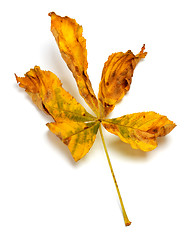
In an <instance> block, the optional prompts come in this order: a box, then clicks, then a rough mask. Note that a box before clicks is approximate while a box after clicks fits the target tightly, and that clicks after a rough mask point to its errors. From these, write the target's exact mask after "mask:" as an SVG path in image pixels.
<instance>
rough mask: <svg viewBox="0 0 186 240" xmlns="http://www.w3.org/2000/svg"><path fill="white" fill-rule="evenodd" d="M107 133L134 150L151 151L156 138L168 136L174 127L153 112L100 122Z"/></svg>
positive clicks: (165, 118) (170, 122)
mask: <svg viewBox="0 0 186 240" xmlns="http://www.w3.org/2000/svg"><path fill="white" fill-rule="evenodd" d="M102 124H103V126H104V127H105V128H106V130H107V131H109V132H110V133H113V134H115V135H117V136H118V137H119V138H120V139H121V140H122V141H123V142H126V143H129V144H130V145H131V147H132V148H134V149H141V150H143V151H145V152H146V151H151V150H153V149H155V148H156V147H157V137H162V136H165V135H166V134H168V133H169V132H170V131H172V129H173V128H174V127H175V126H176V125H175V124H174V123H173V122H172V121H170V120H169V119H168V118H167V117H166V116H162V115H160V114H158V113H155V112H141V113H133V114H128V115H125V116H123V117H119V118H114V119H108V120H106V119H105V120H103V121H102Z"/></svg>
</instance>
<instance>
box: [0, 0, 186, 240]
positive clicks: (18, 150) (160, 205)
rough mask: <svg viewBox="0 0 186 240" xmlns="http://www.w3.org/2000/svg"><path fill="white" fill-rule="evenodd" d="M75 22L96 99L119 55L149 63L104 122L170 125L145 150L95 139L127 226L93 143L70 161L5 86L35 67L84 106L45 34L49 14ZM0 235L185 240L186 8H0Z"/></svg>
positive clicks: (53, 4)
mask: <svg viewBox="0 0 186 240" xmlns="http://www.w3.org/2000/svg"><path fill="white" fill-rule="evenodd" d="M51 11H55V12H56V14H59V15H61V16H65V15H68V16H69V17H72V18H75V19H76V20H77V22H78V23H79V24H81V25H82V26H83V29H84V32H83V33H84V37H85V38H86V39H87V50H88V62H89V68H88V73H89V76H90V79H91V81H92V85H93V88H94V89H95V92H96V93H97V92H98V86H99V81H100V77H101V72H102V68H103V64H104V62H105V61H106V60H107V58H108V56H109V55H110V54H111V53H113V52H117V51H123V52H126V51H127V50H128V49H131V50H132V51H133V52H134V53H135V54H137V53H138V52H139V51H140V49H141V47H142V45H143V44H144V43H145V44H146V50H147V51H148V55H147V57H146V58H145V60H144V61H141V62H140V63H139V65H138V66H137V67H136V69H135V72H134V77H133V82H132V85H131V89H130V92H129V94H128V95H127V96H126V97H125V98H124V99H123V101H122V102H121V103H120V104H119V105H118V106H117V107H116V108H115V109H114V111H113V113H112V114H111V117H118V116H121V115H124V114H128V113H134V112H140V111H150V110H152V111H156V112H159V113H160V114H163V115H166V116H168V118H169V119H171V120H173V121H174V122H175V123H176V124H177V127H176V128H175V129H174V130H173V131H172V132H171V133H170V134H169V135H168V136H166V137H165V138H164V139H163V138H162V139H160V140H159V146H158V148H156V149H155V150H154V151H152V152H149V153H144V152H141V151H140V150H133V149H132V148H131V147H130V146H128V145H126V144H125V143H122V142H120V140H119V139H118V138H117V137H116V136H112V135H111V134H110V133H108V132H106V131H104V135H105V138H106V143H107V147H108V149H109V154H110V157H111V161H112V164H113V168H114V171H115V174H116V178H117V181H118V184H119V187H120V191H121V195H122V197H123V201H124V205H125V207H126V211H127V213H128V216H129V219H130V220H131V221H132V225H131V226H130V227H125V226H124V222H123V218H122V213H121V209H120V204H119V200H118V197H117V193H116V190H115V186H114V183H113V180H112V176H111V174H110V170H109V167H108V164H107V160H106V157H105V153H104V150H103V146H102V143H101V139H100V135H99V134H98V136H97V139H96V141H95V144H94V145H93V147H92V149H91V150H90V152H89V153H88V154H87V155H86V156H85V157H84V158H83V159H82V160H80V161H79V162H77V163H75V162H74V161H73V159H72V157H71V155H70V153H69V151H68V148H67V147H66V146H65V145H64V144H63V143H61V142H60V140H59V139H58V138H57V137H56V136H55V135H54V134H52V133H51V132H49V130H48V128H47V127H46V125H45V124H46V123H47V122H51V121H52V119H51V118H50V117H48V116H46V115H44V114H43V113H42V112H40V111H39V110H38V109H37V108H36V107H35V106H34V104H33V103H32V102H31V100H30V99H29V97H28V96H27V94H26V93H25V92H24V90H23V89H20V88H19V87H18V86H17V84H16V81H15V77H14V73H16V74H17V75H18V76H23V74H24V73H25V72H27V71H28V70H29V69H30V68H33V67H34V66H35V65H39V66H40V67H41V69H43V70H50V71H53V72H54V73H55V74H56V75H57V76H58V77H59V78H60V79H61V80H62V82H63V86H64V88H65V89H66V90H68V91H69V92H70V93H71V94H72V95H73V96H74V97H75V98H76V99H77V100H78V101H79V102H80V103H81V104H82V105H83V106H85V107H86V109H87V110H88V111H89V110H90V109H89V108H88V107H87V106H86V104H85V103H84V101H83V99H82V98H81V97H80V96H79V94H78V90H77V87H76V83H75V81H74V79H73V77H72V74H71V73H70V71H69V70H68V69H67V67H66V64H65V63H64V61H63V60H62V59H61V56H60V53H59V50H58V48H57V44H56V43H55V40H54V37H53V36H52V33H51V32H50V17H48V13H49V12H51ZM0 22H1V38H0V57H1V80H0V81H1V85H0V86H1V93H0V104H1V118H0V120H1V131H0V133H1V135H0V139H1V144H0V146H1V151H0V154H1V155H0V239H1V240H10V239H11V240H14V239H19V240H23V239H24V240H25V239H26V240H33V239H34V240H49V239H50V240H53V239H55V240H59V239H60V240H61V239H65V240H69V239H81V240H84V239H90V240H92V239H117V240H120V239H127V240H136V239H143V240H149V239H150V240H157V239H170V240H172V239H179V240H185V239H186V229H185V225H186V218H185V216H186V206H185V205H186V204H185V203H186V197H185V183H186V174H185V171H186V164H185V161H186V157H185V144H186V141H185V133H186V123H185V122H186V120H185V102H186V97H185V89H186V88H185V81H186V73H185V69H186V60H185V58H186V57H185V56H186V37H185V23H186V13H185V1H181V0H177V1H170V0H169V1H166V0H157V1H145V0H144V1H124V0H123V1H117V0H115V1H101V0H99V1H83V0H77V1H72V0H67V1H63V0H60V1H56V0H52V1H39V0H37V1H36V0H32V1H19V0H17V1H8V0H7V1H3V4H1V14H0Z"/></svg>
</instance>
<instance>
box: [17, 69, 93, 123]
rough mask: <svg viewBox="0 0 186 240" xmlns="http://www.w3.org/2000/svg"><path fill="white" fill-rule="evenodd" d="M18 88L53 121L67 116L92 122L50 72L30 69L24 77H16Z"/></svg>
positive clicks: (90, 117) (82, 108)
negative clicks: (23, 89)
mask: <svg viewBox="0 0 186 240" xmlns="http://www.w3.org/2000/svg"><path fill="white" fill-rule="evenodd" d="M16 79H17V82H19V83H20V84H19V86H20V87H22V88H25V91H26V92H28V94H29V95H30V96H31V97H32V100H33V102H34V103H35V104H36V105H37V106H38V107H39V108H40V109H42V110H43V111H44V112H46V113H48V114H50V115H51V116H52V117H53V118H54V120H55V121H60V120H61V119H63V117H65V116H67V117H68V118H69V119H73V120H76V121H79V120H82V119H83V120H84V121H92V120H94V119H95V118H94V117H93V116H92V115H91V114H89V113H88V112H87V111H86V110H85V108H84V107H83V106H82V105H81V104H79V103H78V102H77V101H76V99H75V98H74V97H72V96H71V95H70V93H68V92H67V91H66V90H65V89H64V88H63V87H62V84H61V81H60V80H59V78H58V77H57V76H56V75H55V74H54V73H52V72H50V71H42V70H41V69H40V68H39V67H37V66H36V67H35V68H34V69H31V70H30V71H29V72H27V73H26V74H25V77H17V76H16Z"/></svg>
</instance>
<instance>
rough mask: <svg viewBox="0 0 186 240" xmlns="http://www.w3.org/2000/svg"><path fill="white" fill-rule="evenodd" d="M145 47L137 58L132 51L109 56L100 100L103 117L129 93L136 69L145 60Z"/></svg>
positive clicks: (101, 85) (101, 86) (99, 96)
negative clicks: (141, 60)
mask: <svg viewBox="0 0 186 240" xmlns="http://www.w3.org/2000/svg"><path fill="white" fill-rule="evenodd" d="M144 50H145V45H143V47H142V48H141V51H140V52H139V53H138V54H137V55H136V56H135V55H134V54H133V53H132V52H131V51H130V50H128V51H127V52H126V53H123V52H118V53H113V54H112V55H110V56H109V58H108V60H107V62H106V63H105V65H104V68H103V71H102V77H101V82H100V84H99V93H98V99H99V101H100V109H101V116H102V117H105V116H107V115H108V114H109V113H110V112H111V111H112V110H113V109H114V107H115V105H116V103H118V102H119V101H120V100H121V99H122V98H123V97H124V95H125V94H126V93H127V92H128V91H129V89H130V85H131V82H132V76H133V72H134V69H135V67H136V65H137V63H138V62H139V61H140V59H142V58H145V56H146V54H147V53H146V52H144Z"/></svg>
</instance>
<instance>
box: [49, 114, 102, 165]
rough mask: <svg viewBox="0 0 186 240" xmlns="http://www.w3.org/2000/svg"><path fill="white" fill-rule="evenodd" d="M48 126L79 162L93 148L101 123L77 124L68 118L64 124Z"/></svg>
mask: <svg viewBox="0 0 186 240" xmlns="http://www.w3.org/2000/svg"><path fill="white" fill-rule="evenodd" d="M47 126H48V127H49V129H50V131H51V132H53V133H54V134H56V135H57V136H58V137H59V138H60V139H61V140H62V141H63V142H64V143H65V144H66V145H67V146H68V148H69V150H70V152H71V154H72V156H73V158H74V160H75V161H78V160H79V159H81V158H82V157H84V156H85V154H87V152H88V151H89V150H90V148H91V147H92V145H93V143H94V141H95V138H96V134H97V131H98V129H99V126H100V122H99V121H93V122H75V121H72V120H69V119H67V118H66V119H63V122H55V123H48V124H47Z"/></svg>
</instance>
